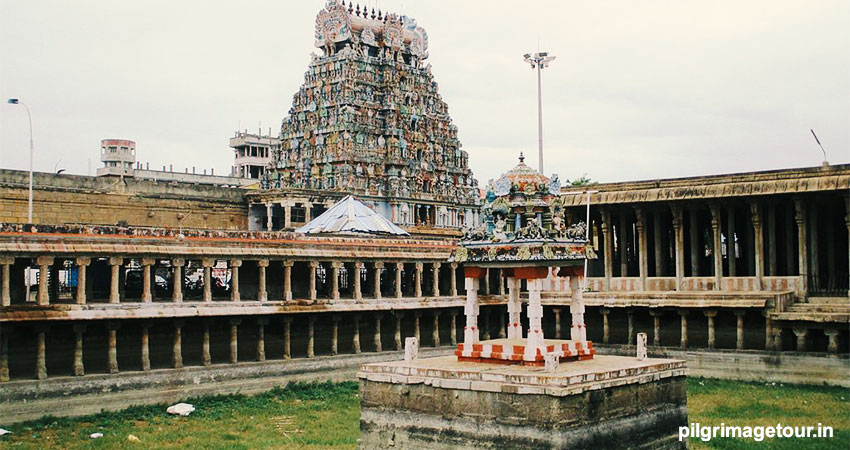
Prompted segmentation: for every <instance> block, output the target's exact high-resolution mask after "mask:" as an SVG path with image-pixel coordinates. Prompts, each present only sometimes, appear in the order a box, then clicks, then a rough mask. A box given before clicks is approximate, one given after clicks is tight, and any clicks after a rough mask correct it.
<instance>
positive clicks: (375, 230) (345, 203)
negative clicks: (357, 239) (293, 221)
mask: <svg viewBox="0 0 850 450" xmlns="http://www.w3.org/2000/svg"><path fill="white" fill-rule="evenodd" d="M295 231H296V232H297V233H304V234H319V233H344V234H347V233H364V234H385V235H387V234H388V235H395V236H407V235H409V233H408V232H407V231H404V230H402V229H401V228H399V227H397V226H396V225H395V224H393V223H392V222H390V221H389V220H387V219H386V218H384V216H382V215H380V214H378V213H377V212H375V211H374V210H372V208H370V207H368V206H366V205H365V204H364V203H363V202H361V201H360V200H357V199H356V198H354V196H352V195H349V196H346V197H345V198H344V199H342V200H340V201H339V202H338V203H337V204H335V205H334V206H332V207H331V208H330V209H329V210H327V211H325V212H324V213H322V214H321V215H319V217H316V218H315V219H313V220H311V221H310V222H308V223H307V224H306V225H304V226H302V227H301V228H298V229H296V230H295Z"/></svg>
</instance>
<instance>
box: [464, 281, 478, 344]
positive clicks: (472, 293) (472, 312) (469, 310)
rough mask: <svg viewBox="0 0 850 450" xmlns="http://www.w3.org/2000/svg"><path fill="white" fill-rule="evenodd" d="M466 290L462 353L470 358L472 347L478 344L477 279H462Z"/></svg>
mask: <svg viewBox="0 0 850 450" xmlns="http://www.w3.org/2000/svg"><path fill="white" fill-rule="evenodd" d="M464 280H465V281H464V287H465V288H466V304H465V305H464V311H463V312H464V314H465V315H466V327H464V329H463V352H464V353H465V354H466V353H468V354H467V355H464V356H470V355H471V354H472V353H471V352H472V345H473V344H477V343H478V283H479V281H478V278H472V277H466V278H465V279H464Z"/></svg>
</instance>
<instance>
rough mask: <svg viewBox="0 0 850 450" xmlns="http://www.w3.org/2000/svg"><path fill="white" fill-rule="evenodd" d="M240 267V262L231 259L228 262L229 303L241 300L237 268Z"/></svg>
mask: <svg viewBox="0 0 850 450" xmlns="http://www.w3.org/2000/svg"><path fill="white" fill-rule="evenodd" d="M240 266H242V260H239V259H233V260H231V261H230V301H232V302H238V301H241V300H242V296H241V295H240V294H239V267H240Z"/></svg>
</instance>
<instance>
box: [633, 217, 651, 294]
mask: <svg viewBox="0 0 850 450" xmlns="http://www.w3.org/2000/svg"><path fill="white" fill-rule="evenodd" d="M635 215H636V216H637V220H636V221H635V230H637V241H638V275H639V276H640V289H641V290H642V291H643V290H646V277H647V276H648V274H649V254H648V253H649V252H648V247H649V244H648V242H647V238H646V231H645V230H646V226H645V225H646V217H645V216H644V214H643V210H642V209H640V208H635Z"/></svg>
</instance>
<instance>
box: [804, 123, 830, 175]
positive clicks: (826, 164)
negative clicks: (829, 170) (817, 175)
mask: <svg viewBox="0 0 850 450" xmlns="http://www.w3.org/2000/svg"><path fill="white" fill-rule="evenodd" d="M809 131H811V132H812V136H814V137H815V142H817V143H818V146H819V147H820V151H822V152H823V165H824V167H826V166H828V165H829V161H827V160H826V150H824V149H823V145H821V143H820V139H818V135H816V134H815V130H813V129H811V128H809Z"/></svg>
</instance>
